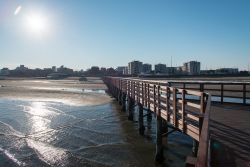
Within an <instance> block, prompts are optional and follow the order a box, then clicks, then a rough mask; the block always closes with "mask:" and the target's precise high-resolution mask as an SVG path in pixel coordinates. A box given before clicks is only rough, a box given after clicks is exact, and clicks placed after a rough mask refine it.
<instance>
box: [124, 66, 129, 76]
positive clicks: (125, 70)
mask: <svg viewBox="0 0 250 167" xmlns="http://www.w3.org/2000/svg"><path fill="white" fill-rule="evenodd" d="M123 75H128V67H125V68H124V70H123Z"/></svg>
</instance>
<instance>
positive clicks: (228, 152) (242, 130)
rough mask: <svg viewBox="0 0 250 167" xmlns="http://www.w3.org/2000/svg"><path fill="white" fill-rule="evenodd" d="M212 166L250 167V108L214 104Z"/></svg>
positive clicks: (212, 114) (238, 105)
mask: <svg viewBox="0 0 250 167" xmlns="http://www.w3.org/2000/svg"><path fill="white" fill-rule="evenodd" d="M210 134H211V138H212V154H211V155H212V157H211V160H212V163H211V166H218V167H219V166H227V167H235V166H237V167H250V106H243V105H240V104H218V103H217V104H213V105H212V108H211V113H210Z"/></svg>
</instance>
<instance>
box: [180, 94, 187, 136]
mask: <svg viewBox="0 0 250 167" xmlns="http://www.w3.org/2000/svg"><path fill="white" fill-rule="evenodd" d="M185 95H186V90H184V89H183V90H182V105H181V109H182V132H186V122H185V117H186V111H185V110H186V109H185V103H186V99H185Z"/></svg>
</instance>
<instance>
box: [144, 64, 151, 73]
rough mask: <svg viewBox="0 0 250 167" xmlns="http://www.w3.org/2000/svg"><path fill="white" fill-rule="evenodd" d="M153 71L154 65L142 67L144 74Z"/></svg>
mask: <svg viewBox="0 0 250 167" xmlns="http://www.w3.org/2000/svg"><path fill="white" fill-rule="evenodd" d="M151 71H152V65H151V64H143V65H142V73H144V74H149V73H150V72H151Z"/></svg>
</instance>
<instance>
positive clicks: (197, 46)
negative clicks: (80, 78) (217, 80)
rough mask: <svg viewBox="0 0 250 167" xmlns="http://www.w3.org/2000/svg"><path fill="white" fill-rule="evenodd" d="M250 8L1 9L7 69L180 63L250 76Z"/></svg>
mask: <svg viewBox="0 0 250 167" xmlns="http://www.w3.org/2000/svg"><path fill="white" fill-rule="evenodd" d="M249 8H250V1H247V0H241V1H236V0H229V1H209V2H200V1H194V0H192V1H188V2H187V1H157V2H150V1H136V2H135V1H132V0H129V1H112V0H107V1H98V0H94V1H77V2H76V1H75V2H69V1H49V0H44V1H28V0H23V1H11V2H10V1H0V11H1V12H0V36H1V38H0V50H1V53H0V59H1V64H0V68H3V67H6V66H7V67H10V68H14V67H16V66H18V65H20V64H25V65H27V66H29V67H50V66H52V65H56V66H60V65H61V64H64V65H65V66H67V67H70V68H73V69H87V68H89V67H91V66H93V65H96V66H99V67H102V66H104V67H116V66H123V65H127V62H129V61H131V60H141V61H143V62H145V63H150V64H157V63H166V64H167V65H168V66H171V57H172V60H173V66H179V65H182V63H183V62H185V61H189V60H197V61H201V62H202V66H201V68H202V69H210V68H211V69H212V68H220V67H237V68H239V69H240V70H248V68H249V63H250V50H249V48H250V31H249V29H250V11H249ZM26 16H29V19H26V20H25V18H26ZM37 20H40V22H38V21H37Z"/></svg>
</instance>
